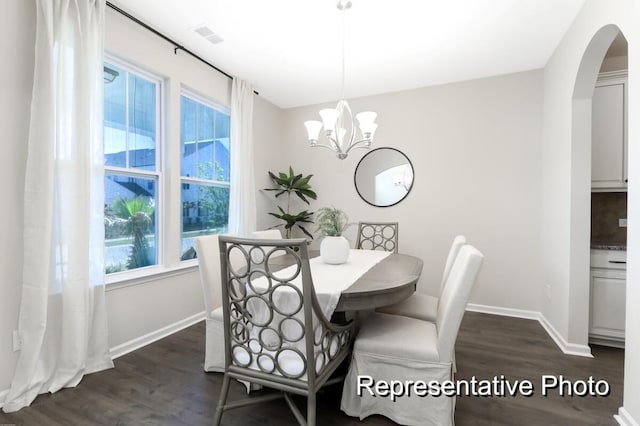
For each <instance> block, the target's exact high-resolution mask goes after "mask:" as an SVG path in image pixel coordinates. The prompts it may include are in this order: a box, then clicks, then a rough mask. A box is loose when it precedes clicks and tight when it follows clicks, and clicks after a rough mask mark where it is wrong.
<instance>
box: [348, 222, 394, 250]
mask: <svg viewBox="0 0 640 426" xmlns="http://www.w3.org/2000/svg"><path fill="white" fill-rule="evenodd" d="M356 248H357V249H363V250H382V251H390V252H393V253H397V252H398V222H360V223H358V240H357V242H356Z"/></svg>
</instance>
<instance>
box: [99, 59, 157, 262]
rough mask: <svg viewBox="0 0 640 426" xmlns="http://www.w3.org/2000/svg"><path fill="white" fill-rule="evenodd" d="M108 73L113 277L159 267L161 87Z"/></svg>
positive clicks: (108, 220)
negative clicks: (134, 270)
mask: <svg viewBox="0 0 640 426" xmlns="http://www.w3.org/2000/svg"><path fill="white" fill-rule="evenodd" d="M104 67H105V85H104V164H105V182H104V184H105V191H104V192H105V194H104V195H105V199H104V209H105V211H104V214H105V272H106V273H107V274H109V273H113V272H121V271H126V270H130V269H136V268H141V267H145V266H151V265H155V264H157V263H158V241H159V235H158V232H159V230H158V226H157V223H158V216H159V214H158V213H159V212H160V211H161V209H160V208H159V207H160V206H159V205H158V194H159V193H160V188H159V185H160V181H161V168H160V161H159V158H160V156H159V153H160V149H159V146H160V131H159V129H160V128H161V127H160V119H159V117H160V105H159V100H160V89H161V88H160V86H161V83H160V80H159V79H154V78H153V77H149V76H143V75H140V74H139V73H136V72H134V71H133V70H130V69H126V68H125V67H123V66H116V65H113V64H110V63H105V65H104ZM107 74H108V75H109V78H108V79H107V77H106V76H107Z"/></svg>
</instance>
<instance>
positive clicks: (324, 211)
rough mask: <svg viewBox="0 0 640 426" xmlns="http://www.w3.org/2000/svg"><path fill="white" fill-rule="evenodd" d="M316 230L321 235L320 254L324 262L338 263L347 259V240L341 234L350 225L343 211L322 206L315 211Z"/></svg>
mask: <svg viewBox="0 0 640 426" xmlns="http://www.w3.org/2000/svg"><path fill="white" fill-rule="evenodd" d="M316 224H317V231H318V232H319V233H320V235H321V236H322V237H324V238H323V239H322V242H321V243H320V256H321V257H322V260H324V261H325V263H329V264H332V265H339V264H341V263H345V262H346V261H347V260H348V259H349V241H347V239H346V238H345V237H344V236H343V235H342V234H343V233H344V231H345V230H346V229H347V228H348V227H349V226H350V225H351V223H349V217H348V216H347V214H346V213H345V212H343V211H342V210H340V209H338V208H336V207H333V206H332V207H323V208H321V209H319V210H318V211H317V212H316Z"/></svg>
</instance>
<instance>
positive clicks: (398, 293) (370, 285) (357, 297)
mask: <svg viewBox="0 0 640 426" xmlns="http://www.w3.org/2000/svg"><path fill="white" fill-rule="evenodd" d="M352 251H354V250H353V249H352ZM319 254H320V252H319V250H308V255H309V259H313V258H315V257H318V256H319ZM294 263H295V259H294V256H291V255H283V256H279V257H278V258H274V259H271V261H270V267H271V268H272V269H274V270H277V268H280V269H284V268H286V267H288V266H291V265H292V264H294ZM313 265H314V262H311V277H312V279H313V280H314V287H315V288H316V292H318V291H321V288H322V286H323V283H322V282H319V281H318V280H317V277H314V266H313ZM340 267H341V265H335V268H337V269H338V270H339V268H340ZM422 267H423V261H422V260H421V259H419V258H417V257H415V256H412V255H409V254H402V253H389V255H388V256H386V257H385V258H384V259H382V260H381V261H379V262H378V263H376V264H375V265H373V266H371V268H370V269H368V270H367V271H366V272H364V274H363V275H361V276H360V277H359V278H358V279H356V280H355V281H354V282H353V284H351V285H350V286H349V287H348V288H346V289H344V290H343V291H342V292H341V293H340V298H339V299H338V302H337V305H336V307H335V309H334V312H358V311H369V310H374V309H376V308H379V307H382V306H387V305H393V304H395V303H398V302H401V301H402V300H404V299H406V298H408V297H409V296H411V295H412V294H413V293H414V292H415V290H416V286H417V283H418V279H419V278H420V274H421V273H422Z"/></svg>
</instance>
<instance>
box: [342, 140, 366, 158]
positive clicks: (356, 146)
mask: <svg viewBox="0 0 640 426" xmlns="http://www.w3.org/2000/svg"><path fill="white" fill-rule="evenodd" d="M359 148H364V149H370V148H371V140H370V139H361V140H359V141H357V142H355V143H353V144H351V145H349V148H347V151H346V154H348V153H349V152H351V150H354V149H359Z"/></svg>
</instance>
